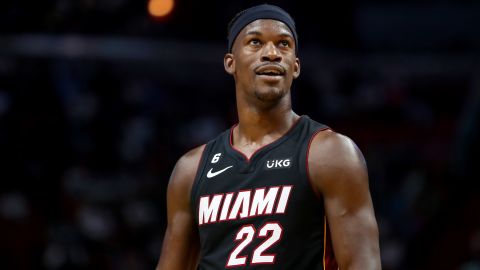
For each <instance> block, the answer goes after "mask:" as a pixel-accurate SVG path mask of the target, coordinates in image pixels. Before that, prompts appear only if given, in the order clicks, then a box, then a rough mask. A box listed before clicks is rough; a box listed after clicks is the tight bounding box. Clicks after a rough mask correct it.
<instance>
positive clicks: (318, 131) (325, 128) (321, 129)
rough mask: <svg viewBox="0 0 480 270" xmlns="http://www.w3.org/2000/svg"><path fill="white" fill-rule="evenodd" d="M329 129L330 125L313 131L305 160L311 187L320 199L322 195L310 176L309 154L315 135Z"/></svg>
mask: <svg viewBox="0 0 480 270" xmlns="http://www.w3.org/2000/svg"><path fill="white" fill-rule="evenodd" d="M327 129H330V128H328V127H324V128H320V129H318V130H317V131H315V132H314V133H313V135H312V136H311V137H310V141H309V142H308V148H307V154H306V155H305V159H306V160H305V166H306V170H307V178H308V183H310V187H311V188H312V191H313V192H314V193H315V195H317V198H319V199H320V197H321V196H320V194H319V193H318V191H317V190H316V189H315V186H314V185H313V182H312V178H311V177H310V171H309V168H308V156H309V154H310V146H311V145H312V141H313V139H314V138H315V136H317V134H318V133H320V131H324V130H327Z"/></svg>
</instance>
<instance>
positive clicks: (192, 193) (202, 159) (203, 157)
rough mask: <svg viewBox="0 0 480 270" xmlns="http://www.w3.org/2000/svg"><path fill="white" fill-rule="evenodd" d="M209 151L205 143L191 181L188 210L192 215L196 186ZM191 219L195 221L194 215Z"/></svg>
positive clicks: (208, 146) (209, 146)
mask: <svg viewBox="0 0 480 270" xmlns="http://www.w3.org/2000/svg"><path fill="white" fill-rule="evenodd" d="M210 149H211V143H207V144H206V145H205V147H204V148H203V150H202V154H201V157H200V159H199V160H198V165H197V171H196V173H195V178H194V179H193V184H192V189H191V191H190V209H191V211H192V214H194V213H195V211H196V209H195V207H196V206H195V197H196V196H195V195H196V194H197V191H198V185H199V180H200V177H201V176H202V174H203V171H204V170H205V164H206V162H205V160H206V158H207V157H208V153H209V152H210ZM193 217H195V221H197V219H196V215H193Z"/></svg>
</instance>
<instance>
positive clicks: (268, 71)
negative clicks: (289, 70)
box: [255, 65, 285, 76]
mask: <svg viewBox="0 0 480 270" xmlns="http://www.w3.org/2000/svg"><path fill="white" fill-rule="evenodd" d="M255 74H257V75H264V76H283V75H285V69H284V68H283V67H281V66H277V65H265V66H261V67H259V68H257V69H256V70H255Z"/></svg>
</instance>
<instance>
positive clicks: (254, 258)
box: [191, 116, 338, 270]
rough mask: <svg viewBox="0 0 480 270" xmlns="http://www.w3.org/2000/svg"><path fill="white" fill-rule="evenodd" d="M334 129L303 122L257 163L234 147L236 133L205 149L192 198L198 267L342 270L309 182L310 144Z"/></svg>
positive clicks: (307, 120)
mask: <svg viewBox="0 0 480 270" xmlns="http://www.w3.org/2000/svg"><path fill="white" fill-rule="evenodd" d="M327 128H328V127H327V126H325V125H322V124H319V123H317V122H315V121H313V120H311V119H310V118H309V117H308V116H301V117H300V118H299V120H297V122H296V123H295V124H294V125H293V126H292V128H291V129H290V130H289V131H288V132H287V133H286V134H285V135H284V136H282V137H281V138H279V139H277V140H276V141H274V142H272V143H270V144H268V145H266V146H264V147H262V148H260V149H258V150H257V151H256V152H255V153H254V154H253V155H252V157H251V158H250V159H248V158H247V157H246V156H245V155H243V154H242V153H241V152H239V151H238V150H236V149H235V148H234V147H233V145H232V130H233V127H232V128H231V129H229V130H227V131H225V132H223V133H222V134H220V135H219V136H218V137H217V138H215V139H214V140H212V141H210V142H209V143H208V144H207V145H206V146H205V149H204V152H203V154H202V158H201V160H200V164H199V166H198V171H197V175H196V177H195V182H194V184H193V187H192V194H191V202H192V209H193V210H192V211H194V212H193V214H194V216H195V221H196V223H197V225H198V233H199V237H200V260H199V267H198V269H200V270H214V269H227V268H228V269H229V268H238V269H282V270H294V269H295V270H314V269H316V270H324V269H328V270H330V269H335V270H336V269H337V268H338V267H337V264H336V262H335V259H334V258H333V251H332V248H331V244H330V243H331V242H330V239H329V232H328V227H327V222H326V218H325V210H324V207H323V201H322V200H321V199H319V197H318V196H317V195H316V194H315V192H314V190H313V189H312V186H311V183H310V180H309V176H308V162H307V154H308V150H309V147H310V143H311V139H312V138H313V137H314V134H316V133H317V132H319V131H321V130H324V129H327Z"/></svg>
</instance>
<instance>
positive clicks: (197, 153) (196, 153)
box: [175, 129, 230, 174]
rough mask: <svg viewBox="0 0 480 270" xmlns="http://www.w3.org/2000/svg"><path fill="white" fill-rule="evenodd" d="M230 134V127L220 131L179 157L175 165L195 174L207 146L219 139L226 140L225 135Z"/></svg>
mask: <svg viewBox="0 0 480 270" xmlns="http://www.w3.org/2000/svg"><path fill="white" fill-rule="evenodd" d="M229 134H230V129H226V130H224V131H222V132H220V133H219V134H217V136H215V137H214V138H213V139H211V140H210V141H208V142H205V143H204V144H202V145H200V146H197V147H195V148H192V149H190V150H189V151H187V152H186V153H185V154H183V155H182V156H181V157H180V158H179V159H178V161H177V165H176V166H175V167H177V168H179V169H182V171H184V170H186V171H188V172H190V173H191V174H192V173H193V174H195V173H196V171H197V167H198V165H199V163H200V160H201V158H202V155H203V153H204V151H205V149H206V147H207V146H208V145H210V144H212V143H215V142H217V141H220V140H224V139H225V136H229Z"/></svg>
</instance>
